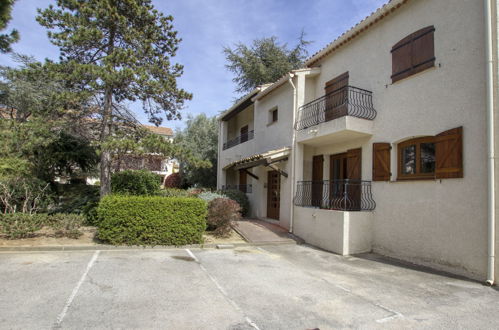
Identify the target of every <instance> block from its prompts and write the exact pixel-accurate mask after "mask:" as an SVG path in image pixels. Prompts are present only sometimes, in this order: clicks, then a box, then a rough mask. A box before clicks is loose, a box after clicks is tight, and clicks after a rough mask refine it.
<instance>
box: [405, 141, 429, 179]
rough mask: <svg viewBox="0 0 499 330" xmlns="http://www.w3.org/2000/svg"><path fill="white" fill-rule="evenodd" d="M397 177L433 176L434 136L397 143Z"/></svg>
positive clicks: (417, 177)
mask: <svg viewBox="0 0 499 330" xmlns="http://www.w3.org/2000/svg"><path fill="white" fill-rule="evenodd" d="M398 156H399V168H398V179H399V180H405V179H433V178H435V138H434V137H433V136H429V137H423V138H417V139H412V140H408V141H404V142H402V143H399V145H398Z"/></svg>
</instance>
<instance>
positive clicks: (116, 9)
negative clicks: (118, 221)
mask: <svg viewBox="0 0 499 330" xmlns="http://www.w3.org/2000/svg"><path fill="white" fill-rule="evenodd" d="M37 20H38V22H39V23H40V24H41V25H42V26H44V27H46V28H47V29H49V32H48V36H49V38H50V40H51V42H52V43H53V44H54V45H56V46H58V47H59V48H60V52H61V54H60V63H53V69H54V70H55V71H57V72H58V74H59V75H62V76H64V78H65V79H66V80H67V81H68V83H71V84H75V85H78V86H79V87H80V88H81V89H85V90H88V91H90V92H92V93H93V94H94V95H96V97H97V105H98V107H99V108H100V117H99V121H100V137H99V140H100V141H101V142H102V143H105V141H106V140H107V139H109V138H110V137H112V134H113V125H114V124H115V117H114V115H113V113H114V111H115V109H116V107H117V106H119V105H120V104H123V102H126V101H129V102H134V101H140V102H142V108H143V110H144V112H145V113H146V114H147V115H148V117H149V119H150V121H151V122H152V123H154V124H156V125H159V124H161V121H162V118H161V114H162V113H164V114H165V115H166V118H167V119H169V120H170V119H180V112H179V110H180V109H181V108H182V106H183V104H184V101H185V100H189V99H191V97H192V95H191V94H189V93H188V92H186V91H185V90H183V89H180V88H179V87H178V86H177V82H176V79H177V78H178V77H180V76H181V75H182V73H183V67H182V66H181V65H179V64H172V63H171V58H172V57H174V56H175V53H176V51H177V48H178V44H179V42H180V41H181V40H180V39H179V38H178V37H177V31H175V30H174V28H173V24H172V21H173V17H172V16H165V15H163V14H162V13H160V12H158V11H157V10H155V9H154V6H153V5H152V2H151V0H86V1H82V0H57V1H56V6H55V7H54V6H52V5H51V6H49V7H48V8H47V9H45V10H39V15H38V17H37ZM110 176H111V151H110V150H108V149H105V148H103V149H102V150H101V156H100V184H101V196H104V195H106V194H108V193H109V192H110V191H111V182H110Z"/></svg>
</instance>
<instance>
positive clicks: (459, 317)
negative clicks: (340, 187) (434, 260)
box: [0, 245, 499, 330]
mask: <svg viewBox="0 0 499 330" xmlns="http://www.w3.org/2000/svg"><path fill="white" fill-rule="evenodd" d="M0 327H1V328H2V329H50V328H62V329H83V328H86V329H89V328H102V329H104V328H106V329H109V328H113V329H315V328H319V329H321V330H322V329H336V328H363V329H371V328H383V329H386V328H389V329H407V328H419V329H428V328H434V329H441V328H449V329H450V328H451V329H492V328H499V291H498V290H497V289H495V288H488V287H485V286H483V285H482V284H480V283H476V282H472V281H467V280H463V279H456V278H451V277H448V276H443V275H439V274H433V273H429V272H427V271H423V270H420V269H411V268H407V267H403V266H400V265H393V264H390V263H387V262H384V260H382V259H381V260H380V259H379V258H378V257H376V256H372V255H366V256H365V257H341V256H337V255H334V254H331V253H327V252H324V251H320V250H316V249H313V248H310V247H307V246H303V245H301V246H300V245H280V246H265V247H239V248H236V249H228V250H215V249H203V250H201V249H191V250H189V249H171V250H159V249H149V250H121V251H120V250H103V251H71V252H3V253H0Z"/></svg>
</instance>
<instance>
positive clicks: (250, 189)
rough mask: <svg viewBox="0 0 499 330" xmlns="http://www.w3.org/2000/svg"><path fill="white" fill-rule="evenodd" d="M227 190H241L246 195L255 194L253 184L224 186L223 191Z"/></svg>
mask: <svg viewBox="0 0 499 330" xmlns="http://www.w3.org/2000/svg"><path fill="white" fill-rule="evenodd" d="M225 190H239V191H242V192H243V193H246V194H251V193H252V192H253V186H252V185H251V184H228V185H226V186H222V191H225Z"/></svg>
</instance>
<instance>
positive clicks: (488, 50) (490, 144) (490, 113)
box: [484, 0, 495, 285]
mask: <svg viewBox="0 0 499 330" xmlns="http://www.w3.org/2000/svg"><path fill="white" fill-rule="evenodd" d="M484 4H485V55H486V62H485V63H486V83H487V99H486V103H487V149H488V155H487V156H488V162H487V165H488V168H487V171H488V184H487V192H488V194H487V198H488V204H487V220H488V221H487V222H488V237H487V238H488V248H487V250H488V251H487V252H488V262H487V268H488V270H487V284H488V285H493V284H494V267H495V265H494V262H495V246H494V244H495V191H494V180H495V178H494V174H495V173H494V169H495V159H494V158H495V154H494V153H495V150H494V147H495V145H494V87H493V75H494V69H493V53H492V52H493V47H492V11H491V3H490V0H484Z"/></svg>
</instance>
